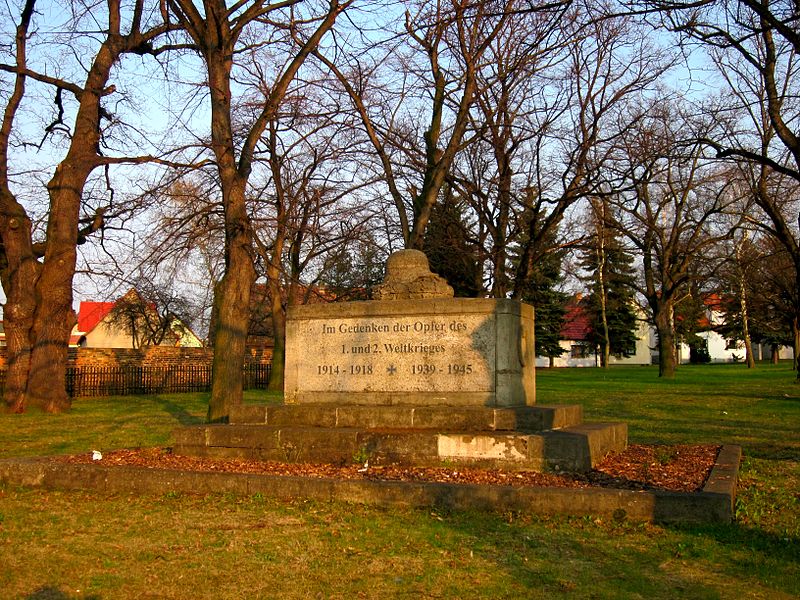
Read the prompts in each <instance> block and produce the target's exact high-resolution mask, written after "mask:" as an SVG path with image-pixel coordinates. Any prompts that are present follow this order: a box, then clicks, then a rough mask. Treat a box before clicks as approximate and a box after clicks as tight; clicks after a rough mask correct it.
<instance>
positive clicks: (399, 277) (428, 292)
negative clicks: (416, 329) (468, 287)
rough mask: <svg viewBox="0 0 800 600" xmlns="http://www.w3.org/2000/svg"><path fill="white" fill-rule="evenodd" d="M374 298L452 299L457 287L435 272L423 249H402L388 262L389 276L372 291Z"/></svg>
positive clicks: (387, 274) (387, 272)
mask: <svg viewBox="0 0 800 600" xmlns="http://www.w3.org/2000/svg"><path fill="white" fill-rule="evenodd" d="M372 297H373V299H374V300H412V299H421V298H452V297H453V288H452V287H450V285H449V284H448V283H447V281H445V279H444V278H443V277H439V275H436V274H435V273H431V269H430V266H429V265H428V257H427V256H425V254H424V253H423V252H420V251H419V250H400V251H399V252H395V253H393V254H392V255H391V256H390V257H389V259H388V260H387V261H386V277H385V278H384V280H383V283H382V284H381V285H379V286H376V287H375V289H374V290H373V292H372Z"/></svg>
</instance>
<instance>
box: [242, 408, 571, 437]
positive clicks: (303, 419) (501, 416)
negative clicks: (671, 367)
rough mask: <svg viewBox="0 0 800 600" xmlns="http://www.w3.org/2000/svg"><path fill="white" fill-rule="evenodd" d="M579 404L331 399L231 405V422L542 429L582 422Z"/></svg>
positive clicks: (421, 428)
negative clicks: (394, 403) (389, 403)
mask: <svg viewBox="0 0 800 600" xmlns="http://www.w3.org/2000/svg"><path fill="white" fill-rule="evenodd" d="M582 420H583V409H582V407H581V405H579V404H556V405H550V406H547V405H536V406H519V407H512V408H489V407H479V406H476V407H458V408H457V409H456V408H454V407H449V406H417V407H414V406H387V405H380V406H365V405H339V406H334V405H331V404H283V405H278V406H255V405H240V406H237V407H234V408H232V409H231V412H230V423H232V424H260V425H272V426H276V427H325V428H359V429H380V428H391V429H413V430H435V431H441V430H448V431H464V432H469V431H517V432H525V433H531V432H537V431H546V430H550V429H562V428H564V427H571V426H573V425H578V424H579V423H581V421H582Z"/></svg>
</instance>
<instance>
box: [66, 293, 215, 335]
mask: <svg viewBox="0 0 800 600" xmlns="http://www.w3.org/2000/svg"><path fill="white" fill-rule="evenodd" d="M131 294H135V295H136V296H138V293H137V292H136V290H133V289H131V290H129V291H128V293H127V294H125V295H124V296H122V297H121V298H119V299H118V300H115V301H113V302H94V301H84V302H81V303H80V307H79V309H78V322H77V324H76V325H75V327H74V328H73V330H72V334H71V335H70V346H73V345H74V346H79V347H85V348H134V347H136V344H135V343H134V338H133V334H132V333H131V332H130V331H129V330H127V329H126V328H125V327H122V326H120V325H119V323H118V322H116V320H115V319H113V318H112V316H111V311H112V310H113V309H114V307H115V306H116V305H117V303H118V302H120V301H122V300H123V299H126V298H130V297H131ZM171 329H172V333H171V334H170V335H167V336H166V337H165V338H164V341H163V342H162V343H161V344H160V345H162V346H183V347H192V348H199V347H201V346H202V345H203V343H202V341H200V338H198V337H197V335H195V333H194V332H193V331H192V330H191V328H190V327H189V326H188V325H185V324H184V323H182V322H180V320H178V319H175V321H174V323H173V326H172V328H171Z"/></svg>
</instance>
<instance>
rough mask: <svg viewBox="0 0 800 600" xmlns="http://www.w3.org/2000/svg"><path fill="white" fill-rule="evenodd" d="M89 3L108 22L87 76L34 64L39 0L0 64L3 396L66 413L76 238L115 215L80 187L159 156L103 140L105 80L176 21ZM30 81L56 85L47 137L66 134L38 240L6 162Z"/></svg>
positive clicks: (29, 5) (149, 50) (141, 8)
mask: <svg viewBox="0 0 800 600" xmlns="http://www.w3.org/2000/svg"><path fill="white" fill-rule="evenodd" d="M74 9H75V11H76V12H75V19H76V21H80V20H81V19H82V18H84V17H87V16H88V13H89V10H90V7H88V6H83V5H80V4H76V5H74ZM91 10H92V12H93V15H92V18H93V19H94V22H95V23H101V22H102V21H103V20H105V26H104V28H103V29H102V30H101V31H99V32H97V36H98V39H99V44H98V45H97V46H96V47H94V49H93V50H92V52H93V54H91V55H90V58H89V61H90V64H88V65H83V66H82V68H83V69H85V71H84V72H85V80H84V81H83V83H81V84H78V83H73V82H70V81H68V80H67V79H65V78H58V77H54V76H52V75H49V74H45V73H40V72H36V71H34V70H32V69H31V68H29V65H28V59H27V50H28V48H27V44H28V40H29V37H30V36H29V29H30V26H31V23H32V20H33V18H34V14H35V13H34V0H28V1H27V2H26V4H25V7H24V8H23V11H22V14H21V17H20V21H19V25H18V27H17V31H16V38H15V42H14V48H15V59H16V62H15V64H13V65H0V69H1V70H3V71H5V72H8V73H11V74H13V77H14V82H13V92H12V94H11V95H10V97H9V99H8V102H7V103H6V106H5V109H4V114H3V124H2V129H0V239H1V240H2V252H1V253H0V279H1V280H2V284H3V288H4V290H5V292H6V298H7V301H6V305H5V313H4V316H5V329H6V339H7V344H8V372H7V376H6V385H5V392H4V399H5V403H6V405H7V406H8V407H9V408H10V409H11V410H13V411H17V412H21V411H23V410H25V409H26V408H27V407H37V408H39V409H42V410H45V411H48V412H60V411H63V410H66V409H67V408H69V406H70V400H69V398H68V397H67V394H66V389H65V385H63V382H64V381H65V372H66V357H67V344H68V340H69V335H70V331H71V329H72V327H73V325H74V323H75V314H74V312H73V309H72V281H73V276H74V274H75V268H76V256H77V246H78V245H79V244H81V243H83V242H84V241H85V240H86V237H87V236H88V235H90V234H91V233H93V232H95V231H97V230H99V229H101V228H102V226H103V223H104V220H105V219H106V218H107V217H108V216H109V215H108V214H107V209H106V208H104V207H101V208H97V210H96V211H95V212H94V214H81V207H82V204H81V201H82V194H83V192H84V189H85V186H86V183H87V181H88V179H89V177H90V175H91V174H92V173H93V172H94V171H95V170H96V169H98V168H106V170H108V168H109V167H110V166H112V165H115V164H122V163H143V162H148V161H152V160H154V159H153V158H152V157H150V156H139V157H136V156H122V157H115V156H110V155H108V153H107V152H106V150H107V149H105V148H103V144H102V142H103V140H104V136H105V135H106V134H107V133H108V132H107V131H106V128H107V127H108V126H111V125H113V124H114V121H115V119H114V117H113V115H112V113H111V112H110V111H109V109H108V108H107V107H106V99H108V98H110V97H111V96H112V95H113V94H114V93H115V91H116V87H115V86H114V85H109V80H110V79H111V75H112V70H113V69H114V67H115V66H117V65H118V64H119V63H120V60H121V58H122V57H123V56H124V55H126V54H138V55H147V54H156V53H158V52H159V50H157V49H155V48H154V43H155V42H156V41H157V39H158V38H159V36H160V35H161V34H163V33H165V32H167V31H168V30H169V29H170V26H169V25H168V24H165V23H163V22H159V21H158V19H157V13H156V17H154V16H153V13H152V11H150V9H149V7H147V6H146V5H145V2H144V0H137V1H136V2H135V3H133V4H132V5H124V6H123V4H122V3H121V2H119V0H108V2H107V3H106V7H105V11H98V10H97V7H93V8H92V9H91ZM80 11H83V12H80ZM58 71H59V69H56V72H58ZM30 80H33V81H36V82H39V83H41V84H45V85H48V86H52V89H54V90H55V108H56V116H55V119H54V121H53V123H51V125H50V126H49V127H48V128H47V129H46V132H45V137H47V135H49V134H52V133H53V132H54V131H58V132H60V133H66V134H67V136H68V148H67V151H66V154H65V155H64V157H63V158H62V159H61V161H60V162H59V164H58V166H57V167H56V169H55V171H54V172H53V173H52V177H51V178H50V181H49V182H48V184H47V196H48V208H47V212H46V228H45V231H44V234H43V236H42V238H41V240H39V239H35V238H34V232H33V219H32V217H31V215H30V214H29V212H28V211H27V210H26V208H25V206H23V204H22V203H21V202H19V200H18V198H17V197H15V195H14V193H13V191H12V175H11V172H10V166H9V165H10V161H11V160H12V156H11V150H12V148H11V139H12V135H13V133H14V130H15V127H16V126H17V124H16V116H17V113H18V111H19V108H20V105H21V103H22V101H23V98H24V96H25V90H26V84H27V82H29V81H30ZM65 96H71V97H74V99H75V101H76V107H75V109H74V111H71V110H70V109H69V107H68V103H67V99H66V98H65ZM71 113H73V114H71ZM70 118H71V119H72V121H71V123H69V124H68V122H69V119H70ZM106 174H107V171H106ZM112 197H113V195H112Z"/></svg>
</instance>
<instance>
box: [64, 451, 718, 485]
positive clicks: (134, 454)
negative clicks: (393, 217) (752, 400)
mask: <svg viewBox="0 0 800 600" xmlns="http://www.w3.org/2000/svg"><path fill="white" fill-rule="evenodd" d="M719 449H720V447H719V446H716V445H671V446H666V445H642V444H631V445H630V446H628V448H627V449H626V450H624V451H623V452H618V453H613V454H609V455H608V456H607V457H606V458H605V459H604V460H603V461H602V462H601V463H600V464H598V465H597V466H596V467H595V468H594V469H593V470H591V471H589V472H588V473H580V474H574V473H564V474H555V473H536V472H533V471H510V470H509V471H507V470H502V469H477V468H466V467H465V468H459V467H407V466H400V465H388V466H374V467H373V466H367V467H364V466H363V465H344V466H337V465H329V464H306V463H282V462H273V461H255V460H235V459H225V460H223V459H210V458H197V457H192V456H179V455H176V454H172V452H171V451H170V449H168V448H142V449H135V450H114V451H109V452H104V453H103V456H102V459H100V460H95V459H93V458H92V454H91V453H87V454H79V455H73V456H65V457H60V458H59V459H58V460H61V461H64V462H69V463H92V462H95V463H96V464H101V465H104V466H114V465H120V466H122V465H125V466H136V467H145V468H151V469H171V470H179V471H200V472H226V473H253V474H262V475H292V476H299V477H317V478H327V479H333V478H335V479H363V480H371V481H429V482H440V483H475V484H483V485H512V486H537V487H572V488H585V487H610V488H619V489H628V490H666V491H675V492H696V491H700V490H701V489H702V487H703V484H704V483H705V481H706V479H708V476H709V474H710V472H711V469H712V467H713V466H714V461H715V460H716V458H717V454H718V452H719Z"/></svg>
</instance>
